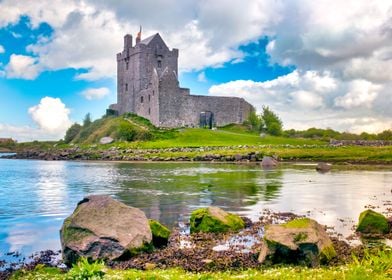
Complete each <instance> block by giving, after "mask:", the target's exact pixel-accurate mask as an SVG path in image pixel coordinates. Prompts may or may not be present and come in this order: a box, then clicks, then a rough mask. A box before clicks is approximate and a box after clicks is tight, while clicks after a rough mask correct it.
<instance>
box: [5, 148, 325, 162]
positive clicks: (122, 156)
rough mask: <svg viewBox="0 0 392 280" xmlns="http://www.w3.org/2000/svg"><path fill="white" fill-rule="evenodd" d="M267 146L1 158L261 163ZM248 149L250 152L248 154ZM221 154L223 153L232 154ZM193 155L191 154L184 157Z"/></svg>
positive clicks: (67, 151)
mask: <svg viewBox="0 0 392 280" xmlns="http://www.w3.org/2000/svg"><path fill="white" fill-rule="evenodd" d="M270 147H272V146H270V145H258V146H256V145H254V146H250V145H238V146H218V147H215V146H211V147H209V146H208V147H193V148H192V147H185V148H164V149H124V148H120V147H110V148H108V149H98V148H97V146H95V145H92V146H91V147H90V148H87V149H82V148H79V147H72V148H67V149H51V150H47V151H41V150H25V151H17V152H16V153H15V154H14V155H8V156H4V157H3V158H8V159H37V160H107V161H228V162H233V161H252V162H256V161H262V159H263V156H264V155H263V153H261V152H258V151H257V150H258V149H264V148H270ZM273 147H282V148H290V147H295V146H292V145H278V146H276V145H274V146H273ZM315 147H321V146H316V145H308V146H305V147H304V146H301V148H315ZM249 150H251V151H249ZM231 151H237V152H238V153H235V154H233V155H224V154H222V153H231ZM183 154H192V155H183Z"/></svg>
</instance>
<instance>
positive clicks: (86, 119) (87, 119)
mask: <svg viewBox="0 0 392 280" xmlns="http://www.w3.org/2000/svg"><path fill="white" fill-rule="evenodd" d="M90 124H91V115H90V113H87V114H86V116H85V117H84V119H83V126H84V127H88V126H89V125H90Z"/></svg>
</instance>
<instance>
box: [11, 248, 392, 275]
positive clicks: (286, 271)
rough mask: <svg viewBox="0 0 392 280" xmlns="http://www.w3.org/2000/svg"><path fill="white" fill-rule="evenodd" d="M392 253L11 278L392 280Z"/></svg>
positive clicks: (81, 268)
mask: <svg viewBox="0 0 392 280" xmlns="http://www.w3.org/2000/svg"><path fill="white" fill-rule="evenodd" d="M391 277H392V253H391V252H390V251H380V252H378V253H375V254H372V255H370V254H367V255H365V257H364V258H363V259H362V260H358V259H357V258H354V261H352V262H351V263H349V264H347V265H340V266H330V267H320V268H306V267H300V266H280V267H260V269H249V270H243V271H224V272H201V273H192V272H187V271H184V270H182V269H165V270H160V269H153V270H147V271H142V270H134V269H131V270H113V269H109V268H106V267H105V266H104V265H103V264H99V263H95V264H87V263H81V264H79V265H78V266H75V267H74V268H73V269H71V270H70V271H69V272H67V273H65V272H62V271H61V270H59V269H57V268H47V267H44V266H41V265H39V266H37V267H36V268H35V269H34V270H32V271H24V270H20V271H17V272H16V273H14V274H13V276H12V277H11V279H154V280H160V279H162V280H163V279H184V280H188V279H189V280H193V279H194V280H196V279H197V280H201V279H204V280H207V279H211V280H212V279H372V280H377V279H391Z"/></svg>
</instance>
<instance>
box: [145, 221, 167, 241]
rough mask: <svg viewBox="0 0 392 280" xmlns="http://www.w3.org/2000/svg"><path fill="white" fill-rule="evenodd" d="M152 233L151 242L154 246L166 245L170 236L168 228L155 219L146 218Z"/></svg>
mask: <svg viewBox="0 0 392 280" xmlns="http://www.w3.org/2000/svg"><path fill="white" fill-rule="evenodd" d="M148 222H149V224H150V229H151V233H152V243H153V244H154V246H155V247H161V246H165V245H167V242H168V240H169V236H170V233H171V232H170V230H169V229H168V228H167V227H165V226H164V225H162V224H161V223H159V222H158V221H155V220H148Z"/></svg>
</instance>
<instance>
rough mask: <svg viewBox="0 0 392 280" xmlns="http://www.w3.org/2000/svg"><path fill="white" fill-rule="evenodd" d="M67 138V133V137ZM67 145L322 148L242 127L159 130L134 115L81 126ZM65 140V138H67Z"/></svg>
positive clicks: (310, 141)
mask: <svg viewBox="0 0 392 280" xmlns="http://www.w3.org/2000/svg"><path fill="white" fill-rule="evenodd" d="M67 134H68V133H67ZM74 134H75V135H74V136H73V137H72V139H70V141H66V142H68V143H74V144H96V143H99V140H100V139H101V138H102V137H107V136H108V137H112V138H113V139H115V141H116V145H121V146H126V147H130V148H170V147H202V146H234V145H263V144H291V145H304V144H323V143H325V142H322V141H318V140H309V139H299V138H284V137H274V136H265V137H260V135H259V134H258V133H255V132H252V131H249V129H248V128H247V127H246V126H244V125H236V124H233V125H228V126H225V127H222V128H218V129H217V130H210V129H202V128H181V129H169V130H168V129H160V128H157V127H155V126H153V125H152V124H151V123H150V122H149V121H148V120H147V119H144V118H142V117H139V116H137V115H133V114H125V115H122V116H119V117H114V116H111V117H104V118H101V119H98V120H96V121H94V122H92V123H90V124H88V125H84V126H80V128H79V130H78V131H77V133H74ZM66 138H67V137H66Z"/></svg>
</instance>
